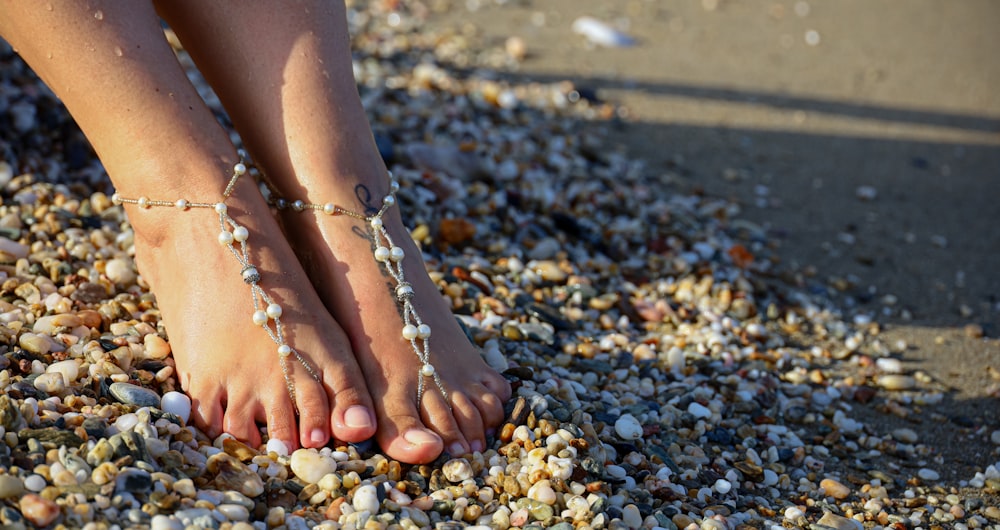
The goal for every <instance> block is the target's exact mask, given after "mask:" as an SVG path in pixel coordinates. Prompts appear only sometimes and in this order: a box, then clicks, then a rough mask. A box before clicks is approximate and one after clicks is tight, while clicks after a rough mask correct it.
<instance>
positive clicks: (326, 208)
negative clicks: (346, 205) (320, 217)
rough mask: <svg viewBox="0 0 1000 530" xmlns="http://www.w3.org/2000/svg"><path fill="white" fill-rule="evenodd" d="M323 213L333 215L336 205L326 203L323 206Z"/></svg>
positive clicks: (335, 211)
mask: <svg viewBox="0 0 1000 530" xmlns="http://www.w3.org/2000/svg"><path fill="white" fill-rule="evenodd" d="M323 213H325V214H327V215H333V214H335V213H337V205H336V204H333V203H332V202H328V203H326V204H324V205H323Z"/></svg>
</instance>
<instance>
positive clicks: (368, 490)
mask: <svg viewBox="0 0 1000 530" xmlns="http://www.w3.org/2000/svg"><path fill="white" fill-rule="evenodd" d="M380 504H381V503H380V502H379V498H378V491H377V490H376V489H375V486H373V485H371V484H364V485H361V486H358V487H357V489H355V490H354V498H353V499H352V501H351V506H353V507H354V509H355V510H356V511H359V512H369V513H373V514H374V513H377V512H378V509H379V505H380Z"/></svg>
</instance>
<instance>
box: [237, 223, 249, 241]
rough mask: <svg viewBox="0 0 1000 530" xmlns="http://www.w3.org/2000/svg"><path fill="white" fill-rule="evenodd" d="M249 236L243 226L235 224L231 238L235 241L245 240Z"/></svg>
mask: <svg viewBox="0 0 1000 530" xmlns="http://www.w3.org/2000/svg"><path fill="white" fill-rule="evenodd" d="M248 237H250V231H249V230H247V229H246V227H243V226H237V227H236V228H234V229H233V239H235V240H237V241H246V240H247V238H248Z"/></svg>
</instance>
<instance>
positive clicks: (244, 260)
mask: <svg viewBox="0 0 1000 530" xmlns="http://www.w3.org/2000/svg"><path fill="white" fill-rule="evenodd" d="M246 173H247V166H246V164H245V163H244V162H243V161H242V159H241V161H240V162H237V163H236V164H235V165H233V176H232V178H231V179H230V180H229V184H228V185H227V186H226V189H225V191H224V192H223V194H222V199H221V200H220V201H219V202H192V201H189V200H187V199H178V200H175V201H164V200H154V199H149V198H148V197H138V198H125V197H122V196H121V195H119V194H118V193H115V194H114V195H113V196H112V201H113V202H114V203H115V204H119V205H120V204H134V205H136V206H138V207H139V208H141V209H143V210H145V209H149V208H153V207H171V208H176V209H177V210H180V211H187V210H190V209H192V208H211V209H213V210H215V212H216V213H217V214H219V229H220V230H219V243H220V244H222V245H225V246H226V247H227V248H228V249H229V251H230V252H231V253H232V255H233V257H235V258H236V261H237V262H239V265H240V276H241V277H242V279H243V282H244V283H246V284H247V285H249V286H250V293H251V297H252V300H253V313H252V317H251V319H252V321H253V323H254V324H255V325H258V326H261V327H262V328H264V330H265V331H266V332H267V334H268V336H269V337H271V340H272V341H274V343H275V345H276V346H277V353H278V360H279V363H280V365H281V372H282V375H283V376H284V378H285V386H286V387H287V389H288V396H289V398H291V400H292V405H293V406H295V407H296V412H298V406H297V405H296V400H295V385H294V384H293V383H292V377H291V374H290V372H289V368H288V359H289V358H290V357H294V358H295V359H296V360H297V361H298V362H299V364H301V365H302V367H303V368H304V369H305V370H306V372H308V373H309V375H310V376H311V377H312V378H313V379H314V380H316V381H317V382H319V381H320V375H319V372H317V371H316V369H315V368H313V366H312V365H311V364H310V363H309V361H307V360H306V359H305V358H304V357H303V356H302V355H301V354H299V352H298V351H296V350H295V349H294V348H292V347H291V346H290V345H289V344H288V342H287V341H286V339H285V329H284V326H282V323H281V314H282V309H281V305H279V304H277V303H275V301H274V300H273V299H272V298H271V296H270V295H268V294H267V292H266V291H265V290H264V289H263V288H262V287H261V286H260V281H261V275H260V271H259V270H258V269H257V267H255V266H254V265H253V263H251V261H250V249H249V246H248V244H247V240H248V239H249V237H250V232H249V230H247V229H246V227H243V226H241V225H239V224H238V223H237V222H236V221H235V220H234V219H233V218H232V217H230V216H229V208H228V207H227V206H226V202H225V201H226V199H228V198H229V196H230V195H231V194H232V191H233V187H234V186H235V185H236V182H237V180H238V179H239V178H240V177H241V176H243V175H244V174H246ZM237 246H238V248H237Z"/></svg>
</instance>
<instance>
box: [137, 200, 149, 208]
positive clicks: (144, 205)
mask: <svg viewBox="0 0 1000 530" xmlns="http://www.w3.org/2000/svg"><path fill="white" fill-rule="evenodd" d="M135 202H136V204H138V205H139V208H149V199H148V198H147V197H139V199H138V200H137V201H135Z"/></svg>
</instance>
